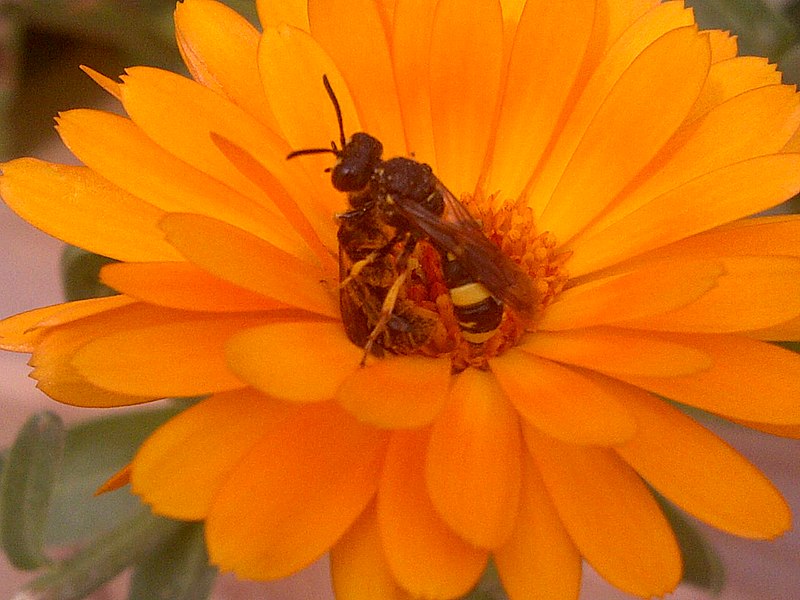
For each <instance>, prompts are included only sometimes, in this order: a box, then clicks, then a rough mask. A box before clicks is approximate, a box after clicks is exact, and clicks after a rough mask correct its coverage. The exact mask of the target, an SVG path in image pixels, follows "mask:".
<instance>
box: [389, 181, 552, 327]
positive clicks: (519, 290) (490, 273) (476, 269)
mask: <svg viewBox="0 0 800 600" xmlns="http://www.w3.org/2000/svg"><path fill="white" fill-rule="evenodd" d="M437 189H438V190H439V191H440V192H441V194H442V197H443V198H444V203H445V209H444V213H443V215H442V216H438V215H436V214H434V213H432V212H431V211H429V210H427V209H426V208H424V207H423V206H422V205H421V204H419V203H418V202H416V201H413V200H411V199H408V198H402V197H400V198H396V199H395V202H396V206H397V207H398V208H399V209H400V211H401V212H402V213H404V216H405V217H406V218H407V219H408V220H409V222H411V223H412V224H413V225H414V226H415V227H416V228H417V229H419V230H421V231H422V233H424V234H425V235H427V236H428V237H429V238H430V240H431V241H432V243H433V244H434V246H436V247H438V248H439V249H440V250H444V251H446V252H449V253H451V254H452V255H453V256H455V258H456V260H458V261H459V262H460V263H461V265H462V266H463V267H464V268H465V269H466V271H467V272H468V273H469V274H470V276H471V277H472V278H474V279H475V281H478V282H480V283H481V284H483V285H484V286H485V287H486V289H488V290H489V292H490V293H491V294H492V295H493V296H495V297H496V298H499V299H500V300H502V301H503V302H506V303H508V304H509V305H510V306H511V307H512V308H514V309H515V310H517V311H518V312H520V313H523V314H526V315H529V314H531V313H532V312H533V309H534V308H535V306H536V303H537V294H536V292H535V288H534V286H533V282H532V281H531V278H530V277H529V276H528V274H527V273H526V272H525V271H523V270H522V269H521V268H520V266H519V265H517V264H516V263H515V262H514V261H512V260H511V259H510V258H509V257H508V256H506V255H505V254H503V251H502V250H500V248H498V247H497V246H496V245H494V244H493V243H492V242H491V240H489V238H487V237H486V235H484V233H483V229H482V228H481V226H480V224H479V223H478V222H477V221H476V220H475V219H474V218H473V217H472V215H471V214H470V213H469V211H468V210H467V208H466V207H465V206H464V205H463V204H461V202H459V201H458V200H457V199H456V197H455V196H454V195H453V193H452V192H450V190H448V189H447V188H446V187H445V186H444V185H442V184H441V182H439V183H438V184H437Z"/></svg>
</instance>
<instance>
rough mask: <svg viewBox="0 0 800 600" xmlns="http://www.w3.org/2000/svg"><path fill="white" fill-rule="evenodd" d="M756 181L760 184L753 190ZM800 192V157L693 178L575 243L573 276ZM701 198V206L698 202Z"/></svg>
mask: <svg viewBox="0 0 800 600" xmlns="http://www.w3.org/2000/svg"><path fill="white" fill-rule="evenodd" d="M754 181H758V182H759V185H751V183H752V182H754ZM799 191H800V154H773V155H769V156H761V157H758V158H753V159H750V160H745V161H743V162H739V163H736V164H733V165H730V166H728V167H723V168H721V169H717V170H716V171H713V172H711V173H708V174H706V175H703V176H701V177H698V178H696V179H693V180H692V181H689V182H688V183H686V184H684V185H681V186H680V187H677V188H675V189H673V190H670V191H669V192H667V193H665V194H662V195H661V196H658V197H657V198H655V199H653V200H651V201H650V202H649V203H647V204H646V205H644V206H642V207H641V208H640V209H638V210H636V211H634V212H632V213H631V214H630V215H628V216H626V217H624V218H623V219H620V220H619V221H617V222H616V223H614V224H613V225H611V226H609V227H607V228H606V229H604V230H602V231H598V232H596V233H594V234H592V235H587V236H586V237H585V238H584V237H580V238H578V239H576V240H575V241H574V248H573V250H574V254H573V255H572V257H571V259H570V274H571V275H572V276H574V277H577V276H580V275H583V274H584V273H588V272H591V271H594V270H597V269H602V268H603V267H607V266H609V265H612V264H614V263H617V262H620V261H623V260H625V259H628V258H632V257H634V256H636V255H638V254H643V253H644V252H646V251H648V250H653V249H655V248H659V247H661V246H665V245H666V244H669V243H671V242H675V241H678V240H680V239H683V238H685V237H689V236H690V235H693V234H695V233H701V232H703V231H706V230H708V229H712V228H713V227H716V226H718V225H722V224H724V223H728V222H730V221H733V220H735V219H740V218H742V217H746V216H749V215H751V214H753V213H756V212H759V211H762V210H767V209H768V208H772V207H773V206H775V205H777V204H780V203H781V202H783V201H784V200H785V199H787V198H791V197H792V196H793V195H794V194H795V193H797V192H799ZM699 197H702V198H703V202H702V204H699V203H698V202H697V198H699Z"/></svg>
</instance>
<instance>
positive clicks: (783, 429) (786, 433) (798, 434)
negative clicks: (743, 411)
mask: <svg viewBox="0 0 800 600" xmlns="http://www.w3.org/2000/svg"><path fill="white" fill-rule="evenodd" d="M736 422H737V423H739V424H740V425H743V426H745V427H749V428H750V429H755V430H756V431H761V432H763V433H768V434H770V435H775V436H778V437H785V438H790V439H793V440H800V425H770V424H768V423H753V422H752V421H742V420H740V419H737V420H736Z"/></svg>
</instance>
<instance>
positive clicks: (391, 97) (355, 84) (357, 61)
mask: <svg viewBox="0 0 800 600" xmlns="http://www.w3.org/2000/svg"><path fill="white" fill-rule="evenodd" d="M308 17H309V22H310V23H311V33H312V35H313V36H314V38H315V39H316V40H317V41H318V42H319V44H320V46H322V47H323V48H324V49H325V51H326V52H327V53H328V55H329V56H330V57H331V58H333V60H334V62H335V63H336V64H337V65H338V66H339V70H340V71H341V72H342V73H343V74H344V78H345V81H347V87H348V89H349V90H350V93H351V94H352V96H353V100H354V101H355V104H356V108H357V109H358V114H359V116H360V117H361V118H360V121H361V124H362V125H363V127H364V128H365V129H364V130H365V131H369V132H370V135H373V136H375V137H376V138H378V139H379V140H381V142H383V145H384V148H385V151H386V154H387V156H398V155H405V154H406V139H405V135H404V133H403V124H402V121H401V116H400V104H399V102H398V99H397V89H396V84H395V82H394V76H393V74H392V64H391V55H390V50H389V48H390V47H389V40H388V38H387V37H386V31H385V30H384V26H383V20H382V18H381V14H380V11H379V8H378V4H377V2H376V1H375V0H309V2H308ZM364 48H369V49H370V50H369V52H365V51H364Z"/></svg>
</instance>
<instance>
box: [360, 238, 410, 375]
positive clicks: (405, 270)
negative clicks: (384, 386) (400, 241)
mask: <svg viewBox="0 0 800 600" xmlns="http://www.w3.org/2000/svg"><path fill="white" fill-rule="evenodd" d="M401 237H405V238H406V241H405V246H403V251H402V252H401V253H400V256H398V257H397V268H398V270H399V271H400V274H399V275H398V276H397V279H395V280H394V282H393V283H392V287H390V288H389V291H388V292H386V297H385V298H384V299H383V304H382V305H381V312H380V315H379V316H378V321H377V322H376V323H375V327H373V329H372V332H370V334H369V337H368V338H367V343H366V344H364V355H363V356H362V357H361V366H362V367H363V366H364V365H365V364H366V363H367V355H368V354H369V352H370V350H371V349H372V345H373V344H374V343H375V340H376V339H378V336H379V335H380V334H382V333H383V332H384V330H385V329H386V325H387V324H388V323H389V320H390V319H391V318H392V314H393V313H394V307H395V305H396V304H397V297H398V296H399V294H400V290H401V289H403V284H404V283H405V281H406V279H407V278H408V274H409V272H410V271H411V266H410V265H409V262H408V259H409V257H410V256H411V253H412V252H414V248H416V246H417V241H416V239H414V238H413V236H411V234H410V233H406V234H404V235H403V236H401ZM387 245H388V244H387ZM367 258H369V257H367ZM364 260H366V259H364ZM356 264H358V263H356ZM353 266H354V267H355V265H353ZM362 268H363V267H362ZM351 272H352V270H351Z"/></svg>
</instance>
